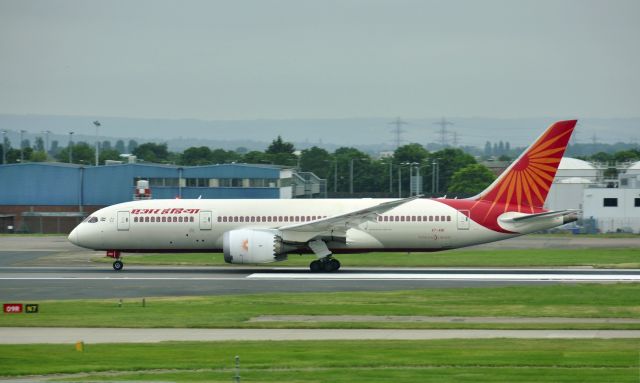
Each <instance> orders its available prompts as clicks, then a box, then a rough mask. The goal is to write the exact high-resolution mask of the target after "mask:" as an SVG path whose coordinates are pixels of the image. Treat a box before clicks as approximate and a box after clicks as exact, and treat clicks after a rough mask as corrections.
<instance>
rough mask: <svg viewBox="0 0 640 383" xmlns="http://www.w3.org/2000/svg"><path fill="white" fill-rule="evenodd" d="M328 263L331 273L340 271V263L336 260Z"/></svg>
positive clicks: (333, 259) (332, 259)
mask: <svg viewBox="0 0 640 383" xmlns="http://www.w3.org/2000/svg"><path fill="white" fill-rule="evenodd" d="M329 263H331V268H332V270H331V271H338V270H339V269H340V261H338V260H337V259H335V258H331V260H330V261H329Z"/></svg>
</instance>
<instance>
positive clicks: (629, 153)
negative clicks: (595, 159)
mask: <svg viewBox="0 0 640 383" xmlns="http://www.w3.org/2000/svg"><path fill="white" fill-rule="evenodd" d="M613 159H614V160H615V161H616V162H628V161H637V160H638V159H640V151H638V149H629V150H621V151H619V152H616V153H614V154H613Z"/></svg>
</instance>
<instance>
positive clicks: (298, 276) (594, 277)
mask: <svg viewBox="0 0 640 383" xmlns="http://www.w3.org/2000/svg"><path fill="white" fill-rule="evenodd" d="M247 278H248V279H261V280H359V281H362V280H368V281H373V280H395V281H399V280H439V281H442V280H447V281H469V280H472V281H585V282H590V281H594V282H595V281H597V282H602V281H613V282H616V281H625V282H627V281H629V282H637V281H640V275H634V274H610V275H606V274H471V273H465V274H438V273H428V274H427V273H420V274H417V273H406V274H399V273H385V274H374V273H362V274H340V273H336V274H310V273H288V274H270V273H254V274H251V275H249V276H247Z"/></svg>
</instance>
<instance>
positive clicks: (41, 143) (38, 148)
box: [34, 137, 44, 152]
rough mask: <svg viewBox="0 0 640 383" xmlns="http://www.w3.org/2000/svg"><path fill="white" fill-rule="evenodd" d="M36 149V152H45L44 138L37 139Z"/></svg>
mask: <svg viewBox="0 0 640 383" xmlns="http://www.w3.org/2000/svg"><path fill="white" fill-rule="evenodd" d="M34 149H35V150H36V152H44V140H43V139H42V137H36V144H35V147H34Z"/></svg>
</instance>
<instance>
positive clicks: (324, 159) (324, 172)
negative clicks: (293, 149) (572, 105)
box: [300, 146, 333, 182]
mask: <svg viewBox="0 0 640 383" xmlns="http://www.w3.org/2000/svg"><path fill="white" fill-rule="evenodd" d="M300 169H302V170H303V171H306V172H313V173H315V175H317V176H318V177H320V178H328V177H329V175H332V174H333V167H332V159H331V154H329V152H327V151H326V150H324V149H322V148H319V147H317V146H313V147H311V148H309V149H304V150H303V151H302V153H300ZM331 182H333V181H331Z"/></svg>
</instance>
